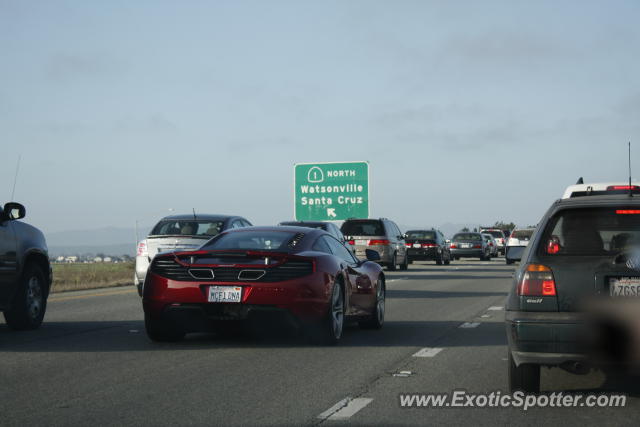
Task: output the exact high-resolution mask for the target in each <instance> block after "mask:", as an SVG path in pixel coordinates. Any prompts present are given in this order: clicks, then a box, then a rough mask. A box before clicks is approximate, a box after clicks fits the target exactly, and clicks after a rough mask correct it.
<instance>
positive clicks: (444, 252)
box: [404, 229, 451, 265]
mask: <svg viewBox="0 0 640 427" xmlns="http://www.w3.org/2000/svg"><path fill="white" fill-rule="evenodd" d="M404 238H405V242H406V246H407V254H408V256H409V263H412V262H413V261H435V262H436V264H437V265H442V264H446V265H449V263H450V262H451V249H450V248H449V244H448V243H447V241H446V239H445V237H444V235H443V234H442V233H441V232H440V231H439V230H433V229H431V230H409V231H407V232H406V233H405V235H404Z"/></svg>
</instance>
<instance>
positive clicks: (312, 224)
mask: <svg viewBox="0 0 640 427" xmlns="http://www.w3.org/2000/svg"><path fill="white" fill-rule="evenodd" d="M278 225H284V226H290V227H309V228H319V229H320V230H324V231H326V232H327V233H329V234H331V235H332V236H333V237H335V238H336V239H338V240H339V241H340V242H342V243H343V244H345V245H346V244H347V241H346V239H345V238H344V234H342V231H340V228H338V226H337V225H335V224H334V223H332V222H325V221H283V222H281V223H280V224H278Z"/></svg>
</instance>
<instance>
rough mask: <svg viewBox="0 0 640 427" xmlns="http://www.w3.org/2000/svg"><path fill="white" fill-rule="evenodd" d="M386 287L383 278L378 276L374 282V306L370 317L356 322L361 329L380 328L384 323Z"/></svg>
mask: <svg viewBox="0 0 640 427" xmlns="http://www.w3.org/2000/svg"><path fill="white" fill-rule="evenodd" d="M385 294H386V288H385V284H384V280H383V279H382V278H381V277H379V278H378V283H376V306H375V309H374V312H373V313H372V314H371V317H369V318H367V319H366V320H361V321H360V322H358V324H359V325H360V327H361V328H362V329H381V328H382V325H384V304H385Z"/></svg>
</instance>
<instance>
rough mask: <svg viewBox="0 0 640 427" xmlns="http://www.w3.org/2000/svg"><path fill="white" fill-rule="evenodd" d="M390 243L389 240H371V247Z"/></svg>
mask: <svg viewBox="0 0 640 427" xmlns="http://www.w3.org/2000/svg"><path fill="white" fill-rule="evenodd" d="M389 243H390V242H389V241H388V240H387V239H371V240H369V243H368V245H369V246H375V245H388V244H389Z"/></svg>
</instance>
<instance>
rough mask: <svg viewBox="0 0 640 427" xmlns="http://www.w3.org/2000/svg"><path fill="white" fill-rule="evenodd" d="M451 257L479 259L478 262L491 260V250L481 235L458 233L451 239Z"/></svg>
mask: <svg viewBox="0 0 640 427" xmlns="http://www.w3.org/2000/svg"><path fill="white" fill-rule="evenodd" d="M451 256H452V257H453V259H460V258H476V257H477V258H480V261H489V260H491V248H490V247H489V245H488V243H487V241H486V240H485V238H484V237H482V234H481V233H476V232H460V233H457V234H455V235H454V236H453V238H452V239H451Z"/></svg>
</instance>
